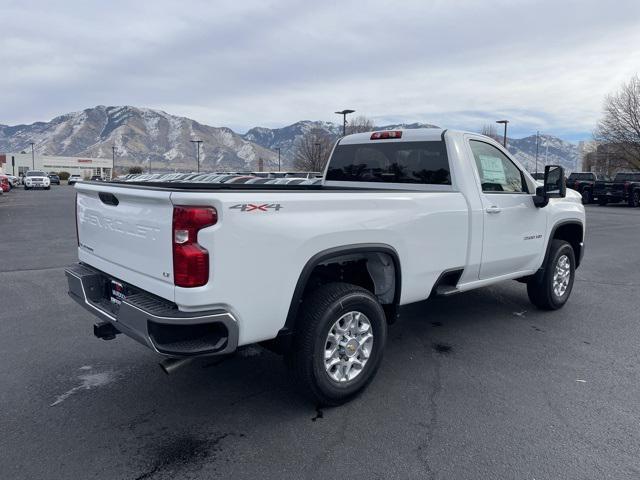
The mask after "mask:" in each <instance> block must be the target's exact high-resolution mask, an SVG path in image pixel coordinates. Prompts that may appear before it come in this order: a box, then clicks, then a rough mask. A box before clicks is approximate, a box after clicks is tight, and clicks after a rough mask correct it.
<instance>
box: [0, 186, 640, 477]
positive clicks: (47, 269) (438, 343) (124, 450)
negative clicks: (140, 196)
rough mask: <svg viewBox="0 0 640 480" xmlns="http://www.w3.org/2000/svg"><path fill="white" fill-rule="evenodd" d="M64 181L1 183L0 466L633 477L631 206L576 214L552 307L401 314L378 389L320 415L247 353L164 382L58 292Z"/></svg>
mask: <svg viewBox="0 0 640 480" xmlns="http://www.w3.org/2000/svg"><path fill="white" fill-rule="evenodd" d="M73 200H74V194H73V189H72V188H71V187H67V186H61V187H57V186H54V187H52V189H51V190H50V191H28V192H25V191H23V190H21V189H19V190H17V191H13V192H10V193H8V194H5V195H4V196H3V197H0V225H1V228H0V232H1V235H2V239H1V243H0V253H1V255H0V262H2V263H1V264H2V267H1V268H0V292H1V293H0V355H1V357H0V360H1V361H0V477H2V478H7V479H34V478H38V479H66V478H69V479H72V478H73V479H131V480H133V479H168V478H176V479H181V478H189V479H200V478H202V479H204V478H207V479H210V478H231V477H232V476H233V477H235V478H260V479H263V478H264V479H267V478H274V479H282V478H293V477H295V478H320V479H327V478H361V479H369V478H381V479H383V478H443V479H458V478H460V479H515V478H517V479H538V480H539V479H559V478H562V479H591V478H593V479H603V478H611V479H623V478H630V479H631V478H639V477H640V375H639V373H640V368H639V367H640V353H639V352H640V342H639V340H638V339H639V338H640V295H639V293H640V250H639V239H640V209H630V208H628V207H626V206H606V207H599V206H589V207H588V208H587V210H588V213H587V221H588V233H587V241H586V245H587V250H586V255H585V259H584V263H583V265H582V267H581V268H580V269H579V270H578V274H577V281H576V283H575V285H574V289H573V294H572V297H571V299H570V300H569V303H568V304H567V305H566V306H565V308H564V309H562V310H561V311H558V312H540V311H537V310H535V308H534V307H533V306H532V305H531V304H530V303H529V302H528V299H527V295H526V291H525V286H524V285H522V284H519V283H517V282H507V283H504V284H501V285H499V286H496V287H490V288H485V289H481V290H477V291H474V292H469V293H465V294H460V295H457V296H453V297H449V298H439V299H433V300H429V301H427V302H424V303H421V304H416V305H412V306H409V307H406V308H404V309H403V311H402V314H401V318H400V320H399V322H398V323H397V324H395V325H394V326H392V327H391V329H390V337H389V340H390V341H389V345H388V349H387V351H386V354H385V359H384V362H383V364H382V367H381V369H380V371H379V373H378V376H377V377H376V379H375V381H374V383H373V384H372V385H371V386H370V387H369V388H368V389H367V390H366V391H365V392H364V394H363V395H361V396H360V397H359V398H357V399H356V400H354V401H353V402H351V403H349V404H347V405H345V406H342V407H339V408H333V409H317V408H316V407H315V406H314V405H311V404H309V403H307V402H306V401H305V400H304V399H301V398H300V397H298V396H297V394H296V393H295V391H294V390H293V389H292V388H291V387H290V385H289V382H288V377H287V375H286V371H285V368H284V366H283V362H282V361H281V359H280V358H279V357H278V356H276V355H274V354H272V353H270V352H267V351H264V350H261V349H258V348H251V349H248V350H245V351H244V352H243V353H242V354H238V355H236V356H233V357H230V358H228V359H221V360H213V361H211V360H210V361H205V362H200V363H197V364H192V365H191V366H189V367H185V368H183V369H182V370H179V371H178V372H176V373H175V375H173V376H170V377H168V376H166V375H164V374H163V373H162V372H161V370H160V368H158V364H157V360H158V359H157V357H156V356H155V355H154V354H153V353H152V352H150V351H147V350H146V349H144V348H143V347H141V346H139V345H138V344H136V343H135V342H133V341H132V340H130V339H128V338H125V337H122V336H119V337H118V338H117V339H116V340H114V341H110V342H105V341H102V340H98V339H96V338H94V337H93V334H92V331H91V324H92V318H90V316H89V314H87V313H86V312H85V311H84V310H82V309H81V308H80V307H78V306H77V305H76V304H75V303H74V302H72V300H71V299H69V298H68V296H67V293H66V280H65V276H64V273H63V267H64V266H65V265H67V264H69V263H73V262H74V261H75V258H76V252H75V243H76V239H75V227H74V207H73Z"/></svg>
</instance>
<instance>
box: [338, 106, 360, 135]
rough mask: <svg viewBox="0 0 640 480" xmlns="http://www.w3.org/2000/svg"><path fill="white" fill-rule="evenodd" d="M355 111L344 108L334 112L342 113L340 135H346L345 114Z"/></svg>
mask: <svg viewBox="0 0 640 480" xmlns="http://www.w3.org/2000/svg"><path fill="white" fill-rule="evenodd" d="M353 112H355V110H349V109H345V110H342V111H341V112H335V113H337V114H338V115H342V136H343V137H345V136H346V135H347V115H349V114H350V113H353Z"/></svg>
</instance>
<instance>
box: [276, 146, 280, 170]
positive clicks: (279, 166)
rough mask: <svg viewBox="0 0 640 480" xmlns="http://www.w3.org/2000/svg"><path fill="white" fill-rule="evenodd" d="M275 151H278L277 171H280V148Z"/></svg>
mask: <svg viewBox="0 0 640 480" xmlns="http://www.w3.org/2000/svg"><path fill="white" fill-rule="evenodd" d="M276 150H277V151H278V171H280V147H276Z"/></svg>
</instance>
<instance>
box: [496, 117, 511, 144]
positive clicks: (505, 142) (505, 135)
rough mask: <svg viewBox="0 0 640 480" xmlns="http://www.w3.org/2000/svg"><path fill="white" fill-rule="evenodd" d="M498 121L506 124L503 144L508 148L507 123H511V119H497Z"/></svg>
mask: <svg viewBox="0 0 640 480" xmlns="http://www.w3.org/2000/svg"><path fill="white" fill-rule="evenodd" d="M496 123H502V124H504V137H503V139H502V145H503V146H504V148H507V124H508V123H509V120H498V121H496Z"/></svg>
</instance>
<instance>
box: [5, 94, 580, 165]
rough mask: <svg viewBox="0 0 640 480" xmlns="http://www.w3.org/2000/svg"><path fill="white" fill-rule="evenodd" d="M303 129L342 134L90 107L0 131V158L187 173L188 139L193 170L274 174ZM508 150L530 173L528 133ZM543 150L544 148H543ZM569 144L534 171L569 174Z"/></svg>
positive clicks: (336, 129)
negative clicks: (556, 168) (85, 160)
mask: <svg viewBox="0 0 640 480" xmlns="http://www.w3.org/2000/svg"><path fill="white" fill-rule="evenodd" d="M401 128H404V129H411V128H437V127H435V125H431V124H427V123H411V124H393V125H382V126H378V127H375V129H376V130H390V129H401ZM310 131H317V132H318V133H320V134H323V135H327V136H328V137H330V138H331V139H337V138H338V137H339V136H340V135H341V134H342V125H341V124H337V123H332V122H320V121H310V120H303V121H300V122H296V123H294V124H292V125H288V126H286V127H282V128H265V127H255V128H252V129H251V130H249V131H248V132H246V133H245V134H237V133H235V132H234V131H232V130H231V129H229V128H225V127H211V126H208V125H204V124H201V123H198V122H197V121H195V120H192V119H190V118H186V117H179V116H175V115H170V114H168V113H165V112H163V111H160V110H152V109H148V108H136V107H131V106H121V107H105V106H97V107H94V108H88V109H86V110H83V111H81V112H75V113H68V114H65V115H61V116H59V117H56V118H54V119H53V120H51V121H50V122H36V123H33V124H31V125H15V126H8V125H1V124H0V152H19V151H22V150H28V149H29V148H30V145H29V143H30V142H34V143H35V150H36V152H37V153H38V154H41V155H68V156H91V157H110V156H111V155H112V150H111V148H112V147H113V146H115V147H116V160H117V164H118V165H120V166H129V165H142V166H144V167H147V166H148V165H149V162H151V165H152V166H153V169H154V170H159V169H165V170H173V169H178V170H187V171H188V170H194V169H195V165H196V163H195V158H196V146H195V144H193V143H191V140H194V139H199V140H202V141H203V144H202V147H201V151H200V163H201V170H203V171H212V170H222V169H225V170H257V168H258V162H259V159H262V160H263V164H264V168H265V169H272V168H276V167H277V164H278V153H277V149H278V148H279V149H280V153H281V162H282V168H291V167H292V166H293V158H294V149H295V146H296V142H297V141H298V139H300V138H301V137H302V136H304V135H305V134H306V133H308V132H310ZM508 146H509V150H510V151H511V152H512V153H513V154H514V155H515V156H516V157H517V158H518V159H519V160H520V161H521V162H522V163H523V164H524V165H525V166H526V167H527V168H528V169H529V170H530V171H534V170H535V150H536V137H535V135H533V136H529V137H525V138H521V139H509V142H508ZM547 147H548V148H547ZM578 157H579V153H578V147H577V145H575V144H573V143H570V142H566V141H563V140H561V139H559V138H557V137H554V136H551V135H541V136H540V138H539V148H538V170H539V171H543V170H544V163H545V159H546V161H547V163H550V164H551V163H553V164H560V165H562V166H564V167H565V168H566V169H567V170H569V171H571V170H574V169H575V168H576V162H577V160H578Z"/></svg>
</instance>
